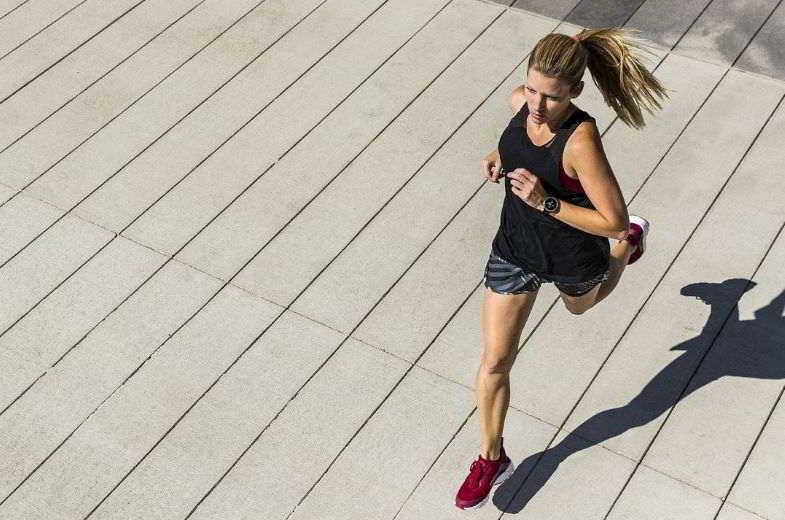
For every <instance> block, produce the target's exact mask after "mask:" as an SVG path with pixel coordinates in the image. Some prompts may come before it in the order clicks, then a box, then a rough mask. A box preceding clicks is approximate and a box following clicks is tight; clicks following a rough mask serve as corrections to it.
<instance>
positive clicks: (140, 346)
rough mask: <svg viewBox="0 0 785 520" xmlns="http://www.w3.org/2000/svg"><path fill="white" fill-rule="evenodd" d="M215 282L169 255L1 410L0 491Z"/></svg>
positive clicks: (54, 443)
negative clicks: (169, 258) (0, 456)
mask: <svg viewBox="0 0 785 520" xmlns="http://www.w3.org/2000/svg"><path fill="white" fill-rule="evenodd" d="M219 285H220V282H218V281H217V280H215V279H213V278H209V277H207V276H206V275H203V274H202V273H199V272H198V271H196V270H194V269H191V268H189V267H186V266H183V265H181V264H178V263H175V262H170V263H169V264H167V265H166V266H165V267H164V268H163V269H162V270H161V271H159V272H158V274H157V275H156V276H155V277H153V278H152V279H151V280H150V282H148V283H147V284H145V285H144V286H143V288H142V290H141V291H139V292H137V293H136V294H135V295H134V296H133V297H132V298H130V299H129V300H128V301H127V302H126V304H125V305H122V306H120V307H119V308H118V309H117V310H116V311H115V312H113V313H112V314H111V315H110V316H109V317H108V318H107V319H105V320H104V321H103V322H102V323H101V325H100V326H99V327H97V328H96V329H95V330H93V332H92V333H91V334H90V335H89V336H87V337H86V338H85V339H84V340H83V341H82V342H81V343H80V344H79V346H78V347H77V348H75V349H74V350H72V351H71V352H70V353H69V355H68V356H66V357H65V358H63V360H62V361H61V362H60V363H59V364H58V365H57V366H55V367H53V368H52V369H51V370H49V371H48V372H47V374H46V376H45V377H44V378H42V379H41V380H39V381H38V382H37V383H36V385H35V386H33V388H31V389H30V390H29V391H28V392H27V393H25V395H24V396H22V397H21V398H20V399H19V400H18V401H16V403H14V405H13V406H12V407H11V408H9V409H8V410H7V411H6V412H5V413H4V414H3V415H0V451H2V452H3V453H5V454H7V456H6V457H4V458H3V459H2V460H0V496H2V497H3V498H5V497H6V496H8V495H9V494H10V493H11V492H12V491H13V490H14V489H15V488H16V487H17V486H18V485H19V484H20V483H21V482H22V481H23V480H24V479H25V478H27V477H28V475H30V473H31V472H33V471H34V470H35V468H36V467H38V465H39V464H40V463H41V462H42V461H44V460H45V459H46V457H47V456H49V454H50V453H51V452H52V451H53V450H54V449H56V448H57V446H58V445H59V444H60V443H61V442H62V441H63V440H64V439H65V438H66V437H67V436H68V435H69V434H70V433H71V432H73V431H74V429H75V428H77V427H78V426H79V425H80V424H81V423H82V422H83V421H84V420H85V419H86V418H87V417H88V416H89V415H90V414H91V413H92V412H93V411H94V410H95V409H96V408H97V407H98V406H100V404H101V403H102V402H103V400H104V399H106V398H107V397H108V396H109V395H111V393H112V392H114V391H115V390H116V389H117V388H118V387H120V386H121V385H122V383H123V381H124V380H125V379H126V378H127V377H128V376H130V375H131V374H132V373H133V372H134V370H135V369H137V367H139V365H140V364H142V363H143V362H144V361H145V360H146V359H147V358H148V356H150V355H151V353H153V352H154V351H155V350H156V349H157V348H158V347H159V346H160V345H161V344H162V343H163V342H164V341H166V340H167V338H168V337H169V336H170V335H171V333H172V332H173V331H174V330H176V329H177V328H178V327H179V326H180V325H181V324H182V323H183V322H184V321H185V320H186V319H187V318H189V317H190V316H191V315H192V314H193V313H194V312H195V311H196V310H197V309H198V308H199V306H200V305H202V304H203V303H204V301H205V299H206V298H207V297H209V296H210V295H211V294H213V293H215V291H216V289H217V286H219Z"/></svg>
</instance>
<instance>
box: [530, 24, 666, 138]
mask: <svg viewBox="0 0 785 520" xmlns="http://www.w3.org/2000/svg"><path fill="white" fill-rule="evenodd" d="M640 51H642V52H647V53H650V54H651V51H649V50H648V49H646V48H645V47H644V46H643V41H642V40H640V39H638V38H635V37H633V36H632V34H631V33H630V31H629V30H627V29H622V28H618V27H613V28H606V29H587V30H584V31H582V32H581V33H579V34H578V35H576V36H573V37H570V36H567V35H564V34H555V33H554V34H549V35H547V36H545V37H544V38H543V39H542V40H540V41H539V42H538V43H537V45H536V46H535V47H534V50H533V51H532V55H531V58H530V59H529V68H532V67H533V68H535V70H537V71H538V72H540V73H541V74H543V75H545V76H549V77H553V78H558V79H561V80H563V81H566V82H567V83H568V84H569V85H571V86H574V85H576V84H577V83H578V82H580V81H581V78H582V77H583V73H584V71H585V69H586V67H588V68H589V72H591V75H592V78H593V79H594V83H595V84H596V85H597V87H598V88H599V89H600V92H601V93H602V96H603V98H604V99H605V102H606V103H607V104H608V106H610V107H611V108H612V109H613V110H614V112H616V115H618V116H619V119H621V120H622V121H624V123H626V124H627V125H629V126H631V127H634V128H643V126H644V125H645V122H644V121H643V110H646V111H647V112H649V113H650V114H651V113H653V112H654V110H656V109H660V108H662V106H661V105H660V99H663V98H666V97H667V96H668V95H667V93H666V90H665V88H664V87H663V86H662V84H661V83H660V82H659V80H657V78H655V77H654V75H653V74H652V73H651V72H649V70H648V69H647V68H646V66H645V65H644V64H643V62H642V60H641V57H640Z"/></svg>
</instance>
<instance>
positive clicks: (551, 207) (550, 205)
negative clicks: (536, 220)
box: [542, 196, 561, 214]
mask: <svg viewBox="0 0 785 520" xmlns="http://www.w3.org/2000/svg"><path fill="white" fill-rule="evenodd" d="M559 209H561V201H560V200H559V199H557V198H556V197H550V196H548V197H545V200H543V201H542V211H543V213H548V214H550V213H558V212H559Z"/></svg>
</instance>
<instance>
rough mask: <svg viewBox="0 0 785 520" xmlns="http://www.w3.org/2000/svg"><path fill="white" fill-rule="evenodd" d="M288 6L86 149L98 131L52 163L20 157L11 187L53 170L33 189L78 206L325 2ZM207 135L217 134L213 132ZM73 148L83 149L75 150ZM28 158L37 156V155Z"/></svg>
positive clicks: (275, 3)
mask: <svg viewBox="0 0 785 520" xmlns="http://www.w3.org/2000/svg"><path fill="white" fill-rule="evenodd" d="M282 3H283V0H268V1H266V2H265V3H264V4H262V5H261V6H260V8H259V9H257V10H254V11H253V13H252V14H251V15H249V16H248V17H247V18H244V19H243V21H242V22H240V23H238V24H237V25H235V26H234V27H233V28H232V30H230V31H228V32H227V33H226V34H224V35H223V36H222V37H221V38H219V39H218V40H216V44H215V45H210V46H208V47H207V48H206V49H205V50H204V51H203V52H201V53H199V55H198V56H197V57H196V58H195V59H193V60H191V61H189V62H188V63H187V64H186V65H185V66H183V67H182V68H181V69H179V70H178V71H177V72H176V73H175V74H173V75H172V76H171V77H170V78H168V79H167V81H165V82H164V83H163V84H161V85H159V86H158V87H157V88H156V89H155V90H153V91H152V92H151V93H150V94H149V95H147V96H145V97H143V98H142V99H141V100H140V101H139V102H137V103H135V104H134V105H133V107H132V109H130V110H128V111H127V112H125V113H123V114H122V116H120V117H118V118H117V119H115V120H113V121H112V123H111V124H110V125H108V126H107V127H106V128H103V129H102V130H101V132H99V133H98V134H96V135H95V136H93V137H92V138H90V139H89V141H88V142H87V143H85V144H83V145H79V143H80V142H81V141H82V140H83V139H85V138H87V137H90V135H91V133H92V132H93V131H94V130H95V128H92V129H90V130H89V131H88V132H87V133H86V134H84V133H83V134H82V135H80V136H79V138H78V139H76V140H73V141H71V140H69V141H68V143H67V145H66V146H64V147H62V148H59V149H57V150H56V153H54V154H53V155H47V156H45V160H38V161H35V162H33V163H32V165H31V166H28V163H31V161H33V160H34V159H35V157H29V156H28V155H26V154H21V156H20V158H19V159H17V161H18V162H14V163H12V164H16V165H17V166H16V167H15V168H8V169H7V170H8V171H10V172H11V173H12V174H13V179H12V180H7V181H5V182H7V183H8V184H10V185H11V186H18V185H20V183H21V186H24V185H25V184H27V183H28V182H30V181H31V180H33V179H35V178H36V177H37V176H38V175H40V174H41V172H43V171H45V170H47V171H46V175H44V176H43V177H41V178H40V179H38V180H37V181H36V182H35V183H33V184H32V185H31V186H30V187H29V188H27V189H28V190H29V191H30V192H31V193H34V194H37V196H39V197H40V198H42V199H44V200H48V201H51V202H54V203H56V204H57V205H58V206H60V207H63V208H71V207H73V206H74V205H75V204H77V203H78V202H79V201H80V200H82V199H83V198H84V197H85V196H87V195H88V194H89V193H90V192H91V191H93V190H95V188H96V187H98V186H100V185H101V184H102V183H103V182H104V181H106V180H107V179H108V178H109V177H110V176H112V175H113V174H114V173H116V172H117V171H119V170H120V169H121V168H122V167H123V165H124V164H126V163H127V162H128V161H129V160H130V159H132V158H133V157H135V156H136V155H138V154H140V153H142V152H143V151H144V150H145V149H146V148H147V147H148V146H150V144H151V143H152V142H153V141H155V140H156V139H158V138H159V137H161V136H162V135H164V133H166V132H167V129H169V128H171V127H172V125H174V124H175V123H176V122H177V121H179V120H180V119H182V118H184V117H186V116H187V114H188V113H189V112H191V111H193V110H195V109H196V107H197V106H199V104H200V103H202V102H204V100H205V99H206V98H207V97H208V96H210V95H211V94H212V93H214V92H215V91H216V90H217V89H219V88H220V87H221V85H222V84H224V83H226V82H228V81H229V80H230V79H231V78H232V76H234V75H236V74H238V72H239V71H240V70H241V69H242V68H243V67H244V66H246V65H248V64H249V63H250V62H251V60H252V59H253V58H254V57H255V56H258V55H259V54H260V53H261V52H262V51H264V50H265V49H266V48H267V47H268V46H269V45H271V44H273V43H274V42H275V41H276V39H278V38H279V37H280V36H281V35H283V34H284V33H286V31H287V30H289V29H291V27H292V26H293V25H294V24H296V23H297V22H298V21H300V20H301V19H302V18H303V17H304V16H306V15H307V14H308V13H309V12H310V11H311V10H312V9H313V8H314V7H316V6H318V5H319V3H320V2H319V1H318V0H306V1H304V2H297V3H296V4H291V5H292V6H293V7H292V8H286V7H284V6H282V5H281V4H282ZM287 5H288V4H287ZM243 98H244V99H245V96H243ZM206 128H212V125H211V124H210V125H208V126H207V127H206ZM60 140H61V139H57V140H55V142H59V141H60ZM22 142H24V141H22ZM74 145H79V146H78V147H77V148H76V149H74V148H73V146H74ZM21 151H25V150H20V152H21ZM27 152H28V153H32V154H34V153H35V149H30V150H27ZM6 153H7V152H6ZM63 153H66V154H67V156H64V155H63ZM4 156H5V154H3V157H4ZM55 164H56V166H55V167H54V168H52V166H53V165H55ZM49 168H52V169H51V170H50V169H49ZM0 171H6V168H0ZM3 178H5V177H3Z"/></svg>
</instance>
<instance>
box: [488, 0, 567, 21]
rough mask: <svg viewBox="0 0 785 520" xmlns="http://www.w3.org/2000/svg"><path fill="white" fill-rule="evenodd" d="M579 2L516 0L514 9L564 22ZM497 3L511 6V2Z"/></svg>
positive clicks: (506, 0) (500, 1) (498, 0)
mask: <svg viewBox="0 0 785 520" xmlns="http://www.w3.org/2000/svg"><path fill="white" fill-rule="evenodd" d="M579 2H580V0H515V3H513V4H512V7H516V8H518V9H526V10H527V11H531V12H532V13H537V14H540V15H542V16H548V17H550V18H554V19H556V20H562V19H563V18H564V17H565V16H567V14H569V12H570V11H572V10H573V8H574V7H575V6H576V5H578V3H579ZM497 3H500V4H503V5H510V3H509V0H503V1H502V0H497Z"/></svg>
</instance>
